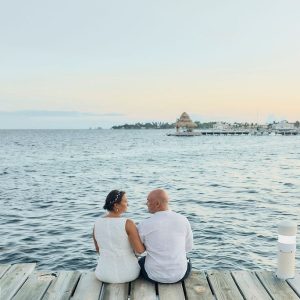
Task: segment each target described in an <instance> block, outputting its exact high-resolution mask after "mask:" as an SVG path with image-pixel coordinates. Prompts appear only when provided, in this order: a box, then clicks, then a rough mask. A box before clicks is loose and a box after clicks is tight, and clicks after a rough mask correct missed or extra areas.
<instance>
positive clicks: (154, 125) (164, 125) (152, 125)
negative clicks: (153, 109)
mask: <svg viewBox="0 0 300 300" xmlns="http://www.w3.org/2000/svg"><path fill="white" fill-rule="evenodd" d="M194 123H195V124H196V125H197V127H196V128H198V129H211V128H213V126H214V125H215V124H217V123H220V122H203V123H201V122H199V121H195V122H194ZM222 123H225V122H222ZM273 124H276V122H273V123H271V124H269V126H270V127H271V126H272V125H273ZM294 124H295V127H296V128H299V127H300V122H299V121H296V122H295V123H294ZM230 125H231V126H232V127H233V128H247V129H249V128H257V127H259V126H260V125H259V124H257V123H248V122H245V123H237V122H235V123H233V124H230ZM175 127H176V123H168V122H147V123H140V122H138V123H135V124H123V125H115V126H112V129H172V128H175Z"/></svg>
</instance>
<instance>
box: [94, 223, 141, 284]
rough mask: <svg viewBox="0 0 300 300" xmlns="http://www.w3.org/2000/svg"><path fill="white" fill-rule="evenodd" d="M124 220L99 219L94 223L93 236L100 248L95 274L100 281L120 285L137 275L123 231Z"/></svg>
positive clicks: (130, 248) (131, 252) (124, 231)
mask: <svg viewBox="0 0 300 300" xmlns="http://www.w3.org/2000/svg"><path fill="white" fill-rule="evenodd" d="M126 220H127V219H126V218H109V217H100V218H98V219H97V221H96V223H95V228H94V235H95V239H96V241H97V243H98V245H99V247H100V256H99V260H98V265H97V268H96V271H95V274H96V276H97V278H98V279H99V280H101V281H104V282H110V283H122V282H128V281H132V280H134V279H136V278H137V277H138V275H139V272H140V267H139V264H138V261H137V258H136V257H135V255H134V252H133V249H132V247H131V245H130V243H129V240H128V235H127V232H126V229H125V226H126Z"/></svg>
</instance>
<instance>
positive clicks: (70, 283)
mask: <svg viewBox="0 0 300 300" xmlns="http://www.w3.org/2000/svg"><path fill="white" fill-rule="evenodd" d="M79 277H80V272H78V271H62V272H60V273H59V274H58V276H57V278H56V279H54V280H53V281H52V283H51V285H50V287H49V288H48V290H47V292H46V294H45V296H44V297H43V300H66V299H70V297H71V295H72V293H73V291H74V289H75V287H76V284H77V282H78V280H79Z"/></svg>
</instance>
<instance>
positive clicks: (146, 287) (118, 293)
mask: <svg viewBox="0 0 300 300" xmlns="http://www.w3.org/2000/svg"><path fill="white" fill-rule="evenodd" d="M35 266H36V265H35V264H15V265H0V300H9V299H13V300H66V299H71V300H99V299H100V300H109V299H111V300H128V299H131V300H156V299H159V300H183V299H189V300H196V299H197V300H198V299H199V300H206V299H209V300H213V299H217V300H219V299H220V300H239V299H241V300H243V299H246V300H250V299H251V300H254V299H259V300H265V299H266V300H271V299H273V300H299V299H300V272H297V275H296V277H295V278H294V279H290V280H287V281H285V280H279V279H277V278H276V277H274V274H273V273H272V272H270V271H255V272H254V271H232V272H230V271H207V272H199V271H193V272H192V274H191V275H190V276H189V278H188V279H187V280H185V282H184V283H177V284H158V285H156V286H155V285H154V284H151V283H148V282H146V281H144V280H142V279H137V280H135V281H133V282H130V283H124V284H106V283H102V282H100V281H98V280H97V279H96V278H95V275H94V273H93V272H91V271H87V272H84V271H83V272H79V271H61V272H41V271H37V270H35Z"/></svg>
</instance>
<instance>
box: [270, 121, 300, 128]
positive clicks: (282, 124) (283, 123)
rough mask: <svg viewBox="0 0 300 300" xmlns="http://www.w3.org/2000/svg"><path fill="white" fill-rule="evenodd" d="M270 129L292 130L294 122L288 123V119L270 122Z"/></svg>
mask: <svg viewBox="0 0 300 300" xmlns="http://www.w3.org/2000/svg"><path fill="white" fill-rule="evenodd" d="M272 129H274V130H279V131H280V130H293V129H295V124H294V123H289V122H288V121H286V120H284V121H281V122H279V123H275V124H272Z"/></svg>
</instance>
